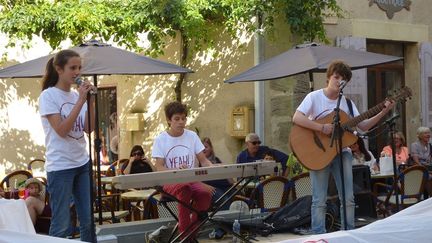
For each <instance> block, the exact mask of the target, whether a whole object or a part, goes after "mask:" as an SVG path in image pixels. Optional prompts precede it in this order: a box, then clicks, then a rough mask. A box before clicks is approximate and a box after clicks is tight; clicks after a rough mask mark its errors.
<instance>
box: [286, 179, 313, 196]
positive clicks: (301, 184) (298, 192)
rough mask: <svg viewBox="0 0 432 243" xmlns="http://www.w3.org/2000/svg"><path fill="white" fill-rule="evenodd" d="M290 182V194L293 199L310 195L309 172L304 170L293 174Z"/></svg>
mask: <svg viewBox="0 0 432 243" xmlns="http://www.w3.org/2000/svg"><path fill="white" fill-rule="evenodd" d="M290 183H291V185H292V190H291V194H292V199H293V200H296V199H297V198H301V197H304V196H308V195H312V182H311V179H310V176H309V172H304V173H301V174H299V175H296V176H294V177H293V178H292V179H291V182H290Z"/></svg>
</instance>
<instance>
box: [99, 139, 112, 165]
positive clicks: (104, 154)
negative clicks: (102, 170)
mask: <svg viewBox="0 0 432 243" xmlns="http://www.w3.org/2000/svg"><path fill="white" fill-rule="evenodd" d="M99 156H100V163H101V165H109V164H110V160H109V156H108V151H107V148H106V145H105V144H103V145H102V147H101V151H100V153H99Z"/></svg>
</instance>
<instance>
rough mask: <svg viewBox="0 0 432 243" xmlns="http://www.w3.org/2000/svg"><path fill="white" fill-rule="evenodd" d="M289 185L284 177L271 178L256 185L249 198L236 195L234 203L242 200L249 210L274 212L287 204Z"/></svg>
mask: <svg viewBox="0 0 432 243" xmlns="http://www.w3.org/2000/svg"><path fill="white" fill-rule="evenodd" d="M289 191H290V184H289V181H288V179H287V178H286V177H283V176H271V177H269V178H267V179H265V180H263V181H261V182H259V183H258V184H257V186H256V187H255V188H254V189H253V190H252V193H251V195H250V197H249V198H247V197H243V196H241V195H236V196H235V197H234V201H237V200H243V201H245V202H246V203H247V205H248V207H249V208H250V209H253V208H259V209H260V210H261V212H274V211H277V210H278V209H279V208H281V207H283V206H285V204H286V203H287V202H288V195H289Z"/></svg>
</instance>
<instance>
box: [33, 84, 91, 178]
mask: <svg viewBox="0 0 432 243" xmlns="http://www.w3.org/2000/svg"><path fill="white" fill-rule="evenodd" d="M78 97H79V94H78V93H77V92H75V91H70V92H66V91H63V90H61V89H58V88H56V87H50V88H48V89H45V90H44V91H42V93H41V95H40V96H39V113H40V115H41V119H42V126H43V129H44V132H45V146H46V153H45V155H46V162H45V169H46V171H48V172H50V171H58V170H65V169H71V168H76V167H79V166H82V165H84V164H85V163H87V162H88V161H89V155H88V152H87V142H86V140H85V136H84V134H85V133H84V124H85V117H86V116H85V115H86V112H87V103H85V104H84V105H83V107H82V109H81V111H80V114H79V116H78V117H77V119H76V121H75V123H74V125H73V127H72V130H71V131H70V132H69V133H68V135H67V136H66V137H64V138H63V137H60V136H59V135H58V134H57V132H56V131H55V130H54V129H53V127H52V126H51V124H50V123H49V121H48V119H47V118H46V116H47V115H52V114H60V116H61V119H62V120H63V119H65V118H66V117H67V116H69V114H70V112H71V111H72V109H73V107H74V106H75V104H76V102H77V100H78Z"/></svg>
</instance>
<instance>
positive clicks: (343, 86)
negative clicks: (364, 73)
mask: <svg viewBox="0 0 432 243" xmlns="http://www.w3.org/2000/svg"><path fill="white" fill-rule="evenodd" d="M347 84H348V81H346V80H341V81H340V82H339V89H343V88H345V86H346V85H347Z"/></svg>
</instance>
